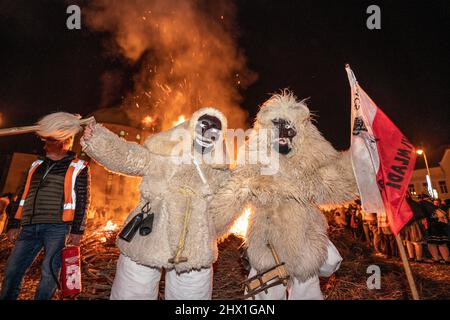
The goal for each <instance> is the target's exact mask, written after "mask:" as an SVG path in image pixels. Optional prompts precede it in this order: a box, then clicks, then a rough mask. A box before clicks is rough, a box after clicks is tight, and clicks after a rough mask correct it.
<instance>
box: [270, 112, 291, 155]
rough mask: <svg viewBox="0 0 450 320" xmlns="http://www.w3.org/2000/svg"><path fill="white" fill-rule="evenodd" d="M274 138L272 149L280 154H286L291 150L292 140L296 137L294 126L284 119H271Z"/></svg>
mask: <svg viewBox="0 0 450 320" xmlns="http://www.w3.org/2000/svg"><path fill="white" fill-rule="evenodd" d="M272 123H273V126H274V128H275V138H274V139H273V140H272V147H273V148H274V149H275V150H276V151H277V152H279V153H281V154H288V153H289V152H291V150H292V139H293V138H294V137H295V136H296V135H297V131H296V130H295V127H294V125H293V124H292V123H291V122H290V121H288V120H285V119H280V118H277V119H273V120H272Z"/></svg>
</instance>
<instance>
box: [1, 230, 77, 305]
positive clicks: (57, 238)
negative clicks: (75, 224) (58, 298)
mask: <svg viewBox="0 0 450 320" xmlns="http://www.w3.org/2000/svg"><path fill="white" fill-rule="evenodd" d="M69 230H70V226H69V225H67V224H33V225H27V226H24V227H23V228H22V230H21V232H20V234H19V236H18V238H17V241H16V243H15V245H14V248H13V250H12V253H11V255H10V256H9V258H8V261H7V263H6V269H5V274H4V278H3V284H2V290H1V293H0V300H15V299H17V297H18V295H19V293H20V288H21V283H22V280H23V277H24V275H25V273H26V271H27V270H28V268H29V267H30V266H31V264H32V263H33V261H34V259H36V257H37V255H38V254H39V252H40V251H41V250H42V249H44V260H43V261H42V264H41V280H40V282H39V286H38V288H37V291H36V294H35V296H34V299H35V300H50V299H51V298H52V296H53V294H54V292H55V290H56V286H57V284H56V282H55V280H54V278H53V275H52V272H53V273H54V274H55V275H56V276H58V274H59V271H60V269H61V250H62V249H63V248H64V245H65V241H66V236H67V234H68V233H69ZM51 264H52V265H51Z"/></svg>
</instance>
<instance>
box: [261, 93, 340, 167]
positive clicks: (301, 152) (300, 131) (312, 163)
mask: <svg viewBox="0 0 450 320" xmlns="http://www.w3.org/2000/svg"><path fill="white" fill-rule="evenodd" d="M305 101H306V100H301V101H299V100H298V99H297V97H296V96H295V95H294V94H293V93H292V92H291V91H289V90H287V89H284V90H283V91H281V93H279V94H274V95H272V97H270V98H269V100H267V101H266V102H265V103H264V104H263V105H262V106H261V108H260V111H259V112H258V114H257V116H256V122H255V125H254V128H255V129H261V128H264V129H268V130H271V129H273V128H274V126H273V123H272V120H274V119H277V118H282V119H285V120H288V121H290V122H291V123H292V124H293V125H294V127H295V130H296V131H297V135H296V136H295V137H294V138H293V140H292V151H291V152H290V153H289V154H288V155H287V156H286V158H289V159H290V161H291V162H292V161H293V162H295V163H296V165H300V166H303V165H304V166H309V167H311V168H313V167H317V166H320V165H323V164H324V163H325V162H327V161H332V159H333V157H336V156H337V154H338V153H337V151H336V150H335V149H334V148H333V147H332V145H331V144H330V143H329V142H328V141H327V140H326V139H325V138H324V137H323V136H322V134H321V133H320V132H319V130H318V129H317V128H316V126H315V125H314V124H313V123H312V122H311V120H312V118H311V113H310V111H309V108H308V107H307V105H306V103H305ZM268 142H269V143H271V141H270V140H269V141H268Z"/></svg>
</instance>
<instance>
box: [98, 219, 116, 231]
mask: <svg viewBox="0 0 450 320" xmlns="http://www.w3.org/2000/svg"><path fill="white" fill-rule="evenodd" d="M117 228H118V226H117V224H115V223H113V222H112V220H108V222H106V225H105V226H104V227H103V229H102V231H104V232H105V231H114V230H116V229H117Z"/></svg>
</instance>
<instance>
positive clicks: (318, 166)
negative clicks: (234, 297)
mask: <svg viewBox="0 0 450 320" xmlns="http://www.w3.org/2000/svg"><path fill="white" fill-rule="evenodd" d="M276 118H283V119H286V120H289V121H291V122H292V123H293V124H294V126H295V129H296V130H297V135H296V136H295V137H294V138H293V142H292V151H291V152H290V153H289V154H288V155H282V154H279V170H278V172H276V173H275V174H274V175H261V173H260V169H261V165H258V164H245V165H242V166H238V167H237V169H235V170H234V171H233V174H232V178H230V180H229V181H226V182H224V184H223V186H222V187H221V188H219V190H218V192H217V193H216V194H215V195H214V196H213V199H212V201H211V205H210V207H209V212H210V214H211V215H212V216H213V217H214V220H215V224H216V226H217V228H218V232H219V236H224V235H226V233H227V231H228V230H229V228H230V225H232V223H233V221H234V220H235V219H236V218H237V217H238V215H239V214H240V213H241V212H242V210H243V209H244V207H245V206H246V205H248V204H250V205H251V206H252V207H253V209H254V210H253V214H252V215H251V216H250V221H249V226H248V233H247V239H246V241H247V245H248V255H249V260H250V264H251V265H252V267H253V268H255V269H256V270H258V271H264V270H266V269H268V268H271V267H273V266H274V265H275V261H274V258H273V256H272V254H271V251H270V250H269V248H268V247H267V242H268V241H270V242H271V243H272V245H273V246H274V247H275V250H276V251H277V253H278V255H279V257H280V260H281V261H282V262H285V263H286V270H287V272H288V273H289V274H290V275H291V276H294V277H296V278H297V279H298V280H299V281H300V282H304V281H306V280H307V279H309V278H311V277H313V276H317V275H318V274H319V269H320V267H321V266H322V265H323V263H324V262H325V260H326V259H327V245H328V236H327V223H326V220H325V217H324V215H323V214H322V213H321V211H320V210H319V205H322V204H339V203H343V202H345V201H349V200H351V199H353V198H354V197H355V196H356V195H357V186H356V182H355V178H354V175H353V170H352V165H351V160H350V155H349V153H348V152H338V151H336V150H335V149H334V148H333V147H332V146H331V144H330V143H329V142H328V141H327V140H325V139H324V138H323V137H322V135H321V134H320V132H319V131H318V130H317V128H316V127H315V126H314V125H313V123H312V122H311V116H310V112H309V109H308V107H307V106H306V105H305V104H304V103H303V102H299V101H297V100H296V98H295V96H293V94H292V93H290V92H288V91H285V92H283V93H282V94H277V95H274V96H272V97H271V98H270V99H269V100H268V101H267V102H266V103H265V104H264V105H263V106H262V107H261V109H260V111H259V113H258V115H257V120H256V123H255V125H254V128H255V129H256V135H257V134H258V131H259V130H260V129H262V128H265V129H270V130H272V129H273V124H272V121H271V120H273V119H276ZM268 143H270V140H269V141H268ZM249 148H250V147H249V145H248V144H247V147H246V151H249V150H248V149H249ZM272 152H276V151H272Z"/></svg>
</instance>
